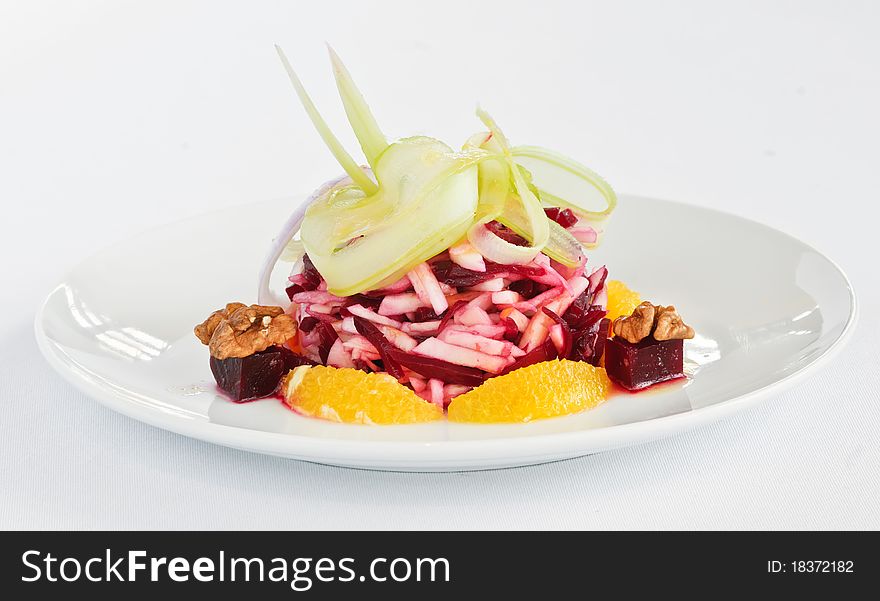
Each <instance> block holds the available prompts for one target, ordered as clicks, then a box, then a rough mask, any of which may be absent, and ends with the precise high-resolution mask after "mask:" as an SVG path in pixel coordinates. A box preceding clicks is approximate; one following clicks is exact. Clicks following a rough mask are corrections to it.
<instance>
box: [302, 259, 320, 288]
mask: <svg viewBox="0 0 880 601" xmlns="http://www.w3.org/2000/svg"><path fill="white" fill-rule="evenodd" d="M301 275H302V276H303V279H304V282H303V284H302V286H303V290H306V291H311V290H317V289H318V286H319V285H320V284H321V280H323V279H324V278H322V277H321V274H320V273H318V270H317V269H315V264H314V263H312V260H311V259H310V258H309V255H303V270H302V272H301Z"/></svg>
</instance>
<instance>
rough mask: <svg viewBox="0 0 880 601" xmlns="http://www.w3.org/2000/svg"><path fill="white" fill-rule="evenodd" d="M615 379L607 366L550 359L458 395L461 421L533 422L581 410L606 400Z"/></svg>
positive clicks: (456, 416)
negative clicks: (611, 378) (609, 376)
mask: <svg viewBox="0 0 880 601" xmlns="http://www.w3.org/2000/svg"><path fill="white" fill-rule="evenodd" d="M610 387H611V381H610V380H609V379H608V376H606V375H605V370H604V369H602V368H601V367H593V366H592V365H590V364H589V363H584V362H581V361H569V360H567V359H563V360H561V361H560V360H554V361H544V362H542V363H536V364H534V365H529V366H528V367H523V368H521V369H517V370H515V371H512V372H510V373H509V374H506V375H504V376H498V377H497V378H491V379H489V380H486V382H485V383H484V384H483V385H482V386H478V387H477V388H474V389H473V390H471V391H470V392H466V393H465V394H463V395H461V396H457V397H455V398H454V399H452V403H450V404H449V409H448V411H449V419H450V421H455V422H480V423H492V422H528V421H531V420H534V419H542V418H545V417H556V416H559V415H569V414H571V413H578V412H580V411H585V410H587V409H592V408H593V407H595V406H597V405H599V404H600V403H602V402H603V401H604V400H605V399H606V398H607V397H608V391H609V389H610Z"/></svg>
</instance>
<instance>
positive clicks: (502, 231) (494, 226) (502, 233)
mask: <svg viewBox="0 0 880 601" xmlns="http://www.w3.org/2000/svg"><path fill="white" fill-rule="evenodd" d="M485 227H486V229H487V230H489V231H490V232H492V233H493V234H495V235H496V236H498V237H499V238H501V239H502V240H504V241H506V242H510V243H511V244H516V245H517V246H528V245H529V242H528V240H526V239H525V238H523V237H522V236H520V235H519V234H517V233H516V232H514V231H513V230H512V229H510V228H509V227H507V226H505V225H502V224H500V223H498V222H497V221H490V222H489V223H487V224H486V226H485Z"/></svg>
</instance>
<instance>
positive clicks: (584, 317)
mask: <svg viewBox="0 0 880 601" xmlns="http://www.w3.org/2000/svg"><path fill="white" fill-rule="evenodd" d="M605 314H606V311H605V309H603V308H601V307H598V306H596V305H593V306H591V307H590V308H588V309H587V310H586V311H581V309H578V308H574V309H571V308H569V310H568V311H566V312H565V315H563V316H562V318H563V319H564V320H565V321H566V323H568V325H569V327H570V328H571V330H572V332H573V333H575V335H577V334H579V333H584V332H586V331H587V330H589V329H590V328H592V327H593V324H595V323H596V322H597V321H599V320H600V319H602V318H603V317H605Z"/></svg>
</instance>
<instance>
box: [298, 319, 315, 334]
mask: <svg viewBox="0 0 880 601" xmlns="http://www.w3.org/2000/svg"><path fill="white" fill-rule="evenodd" d="M316 325H318V320H317V319H315V318H314V317H312V316H311V315H309V316H307V317H303V318H302V321H301V322H299V329H300V331H302V332H305V333H306V334H308V333H309V332H311V331H312V330H313V329H314V328H315V326H316Z"/></svg>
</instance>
